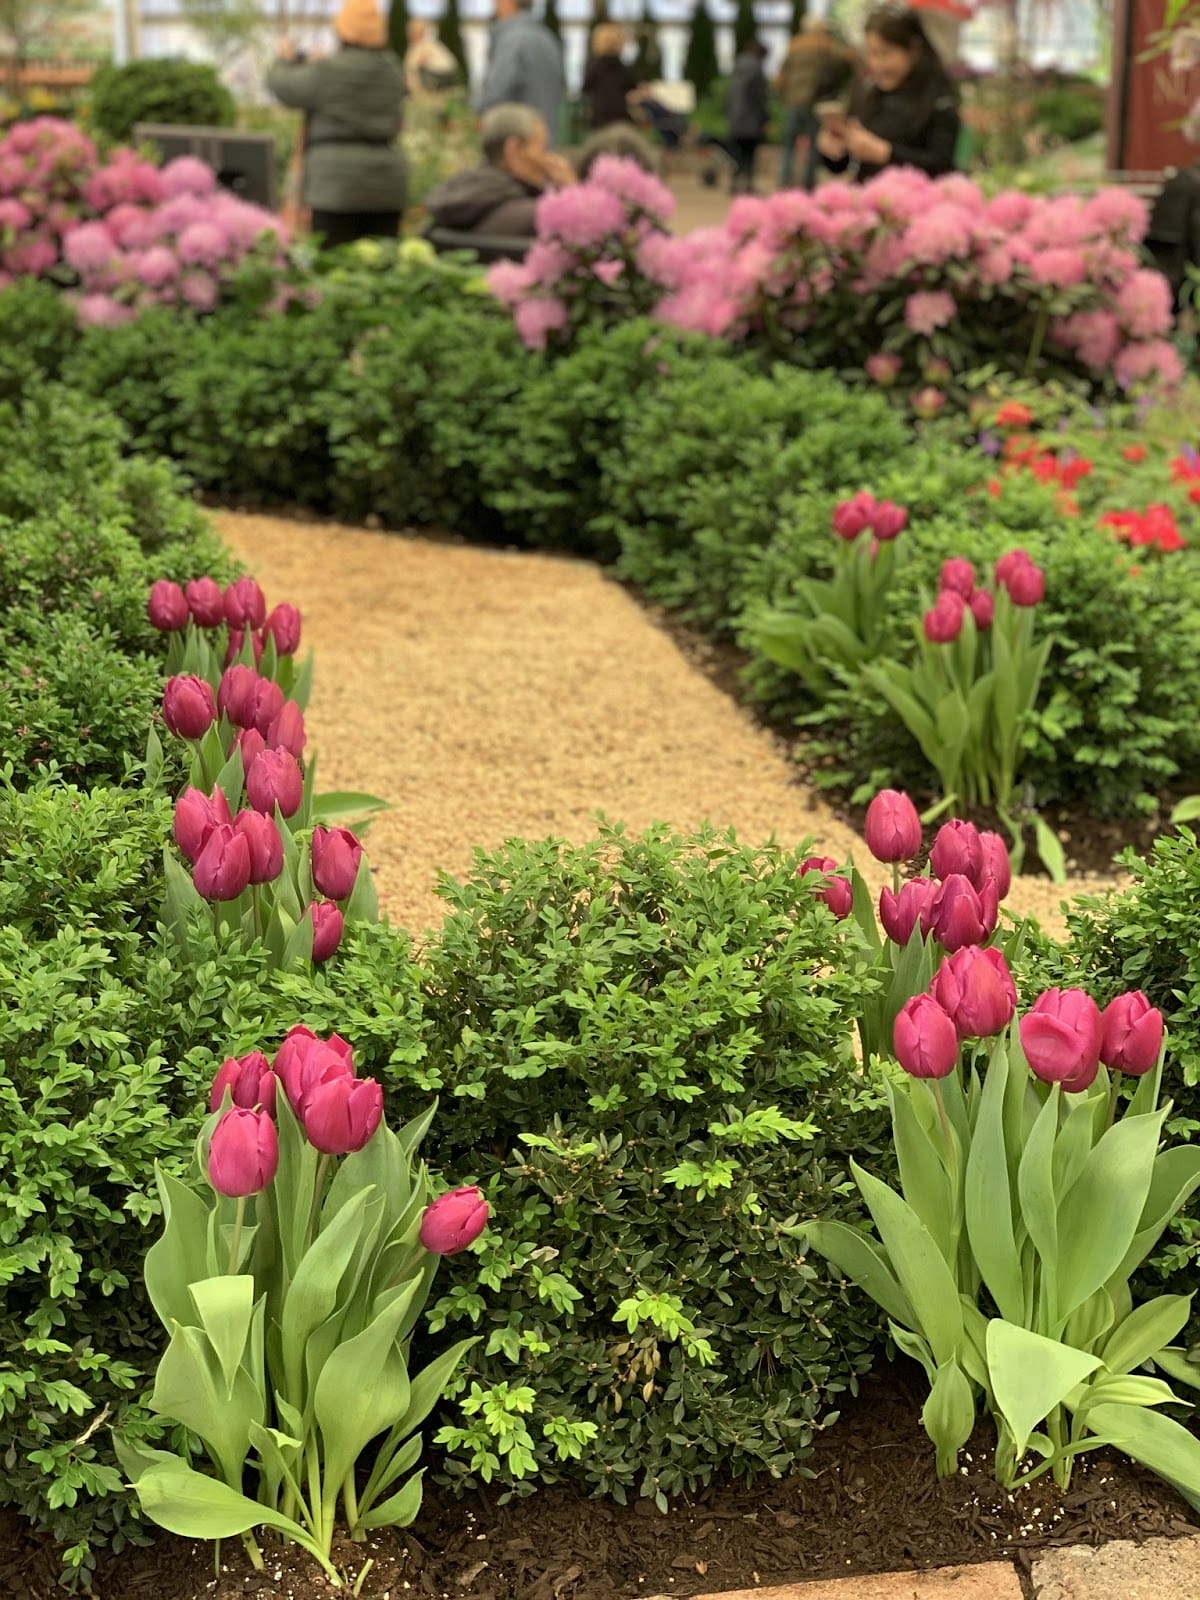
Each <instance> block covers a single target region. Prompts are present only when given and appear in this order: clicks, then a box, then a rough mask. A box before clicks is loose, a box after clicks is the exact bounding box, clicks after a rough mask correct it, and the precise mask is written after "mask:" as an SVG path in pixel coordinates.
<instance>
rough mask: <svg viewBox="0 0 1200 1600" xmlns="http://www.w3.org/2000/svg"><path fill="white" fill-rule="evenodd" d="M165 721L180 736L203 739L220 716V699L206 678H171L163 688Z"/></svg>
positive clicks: (189, 676) (188, 675)
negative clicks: (218, 715)
mask: <svg viewBox="0 0 1200 1600" xmlns="http://www.w3.org/2000/svg"><path fill="white" fill-rule="evenodd" d="M162 714H163V721H164V722H165V723H166V725H167V727H168V728H170V730H171V732H172V733H174V734H176V735H177V736H178V737H179V738H180V739H202V738H203V737H204V735H205V734H206V733H207V732H208V730H209V729H210V728H211V727H212V725H213V723H214V722H215V721H216V720H217V703H216V701H215V700H214V699H213V692H212V690H211V689H210V688H209V686H208V684H207V683H205V681H204V679H203V678H196V677H192V676H191V675H190V674H184V675H182V676H180V677H176V678H168V679H167V682H166V687H165V688H164V689H163V702H162Z"/></svg>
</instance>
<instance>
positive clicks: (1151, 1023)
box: [1100, 989, 1163, 1077]
mask: <svg viewBox="0 0 1200 1600" xmlns="http://www.w3.org/2000/svg"><path fill="white" fill-rule="evenodd" d="M1100 1021H1101V1024H1102V1028H1103V1036H1102V1038H1101V1041H1100V1059H1101V1060H1102V1061H1103V1062H1104V1065H1105V1066H1106V1067H1111V1068H1112V1070H1113V1071H1114V1072H1128V1073H1130V1074H1132V1075H1133V1076H1134V1077H1141V1075H1142V1073H1144V1072H1149V1071H1150V1069H1151V1068H1152V1067H1155V1066H1157V1065H1158V1058H1159V1056H1160V1055H1161V1054H1162V1042H1163V1014H1162V1012H1161V1011H1159V1010H1158V1008H1157V1007H1156V1006H1152V1005H1151V1004H1150V1002H1149V1000H1147V999H1146V996H1145V995H1144V994H1143V993H1142V991H1141V990H1140V989H1134V990H1132V991H1131V992H1130V993H1129V994H1119V995H1118V996H1117V998H1116V999H1115V1000H1110V1001H1109V1003H1108V1005H1106V1006H1105V1008H1104V1010H1103V1012H1101V1015H1100Z"/></svg>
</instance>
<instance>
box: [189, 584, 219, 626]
mask: <svg viewBox="0 0 1200 1600" xmlns="http://www.w3.org/2000/svg"><path fill="white" fill-rule="evenodd" d="M183 594H184V599H185V600H186V601H187V603H188V610H189V611H190V612H191V613H192V621H193V622H194V623H195V624H196V626H197V627H198V628H219V627H220V626H221V625H222V623H223V622H224V621H225V596H224V594H223V593H222V592H221V585H220V584H219V583H218V582H217V580H216V579H215V578H193V579H192V581H191V582H190V583H189V584H188V586H187V587H186V589H184V591H183Z"/></svg>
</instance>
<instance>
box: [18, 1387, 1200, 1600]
mask: <svg viewBox="0 0 1200 1600" xmlns="http://www.w3.org/2000/svg"><path fill="white" fill-rule="evenodd" d="M921 1387H922V1385H921V1382H920V1375H919V1374H918V1373H916V1372H915V1369H912V1368H910V1367H908V1366H907V1364H906V1365H905V1366H903V1367H897V1368H894V1369H893V1368H890V1367H884V1368H883V1369H882V1370H880V1371H879V1372H877V1373H876V1374H874V1375H873V1376H872V1377H870V1378H869V1379H868V1380H867V1381H866V1383H865V1384H864V1386H863V1390H862V1393H861V1394H860V1395H859V1396H858V1397H857V1398H856V1399H853V1400H850V1401H848V1403H847V1405H846V1407H845V1409H844V1410H843V1412H842V1416H841V1419H840V1420H839V1421H838V1422H837V1423H836V1424H835V1425H834V1426H833V1427H831V1428H829V1429H828V1430H826V1432H824V1433H823V1434H821V1435H820V1436H819V1438H818V1439H817V1442H816V1446H815V1453H814V1456H813V1459H812V1467H813V1471H814V1473H815V1476H814V1477H813V1478H801V1477H794V1478H789V1479H785V1480H783V1481H781V1482H773V1481H771V1480H769V1479H763V1480H762V1481H761V1482H760V1483H758V1484H757V1485H756V1486H755V1487H753V1488H745V1487H742V1486H731V1485H728V1484H725V1485H720V1486H717V1487H714V1488H712V1489H710V1490H708V1491H706V1492H704V1493H702V1494H699V1495H697V1496H695V1497H694V1498H693V1499H692V1500H691V1501H678V1502H676V1503H675V1504H674V1505H673V1506H672V1508H671V1511H670V1512H669V1513H668V1514H667V1515H666V1516H662V1515H660V1514H659V1512H657V1511H656V1510H655V1509H654V1506H653V1504H652V1502H650V1501H645V1500H634V1501H633V1502H632V1503H631V1504H630V1505H627V1506H618V1505H615V1504H613V1503H612V1502H610V1501H600V1500H581V1499H579V1498H577V1497H576V1496H575V1495H573V1494H571V1493H568V1492H565V1491H560V1490H550V1491H547V1492H545V1493H542V1494H538V1495H535V1496H533V1497H531V1498H529V1499H526V1500H516V1501H511V1502H510V1503H509V1504H508V1505H503V1506H502V1505H499V1504H498V1503H497V1500H498V1497H497V1496H496V1495H494V1494H487V1493H483V1494H472V1495H468V1496H467V1497H466V1498H465V1499H462V1500H455V1499H453V1498H451V1497H450V1496H449V1495H445V1494H442V1493H441V1492H439V1491H437V1490H430V1492H429V1493H428V1494H427V1495H426V1501H425V1509H424V1511H423V1512H422V1515H421V1518H420V1521H419V1522H418V1524H417V1525H416V1526H415V1527H414V1528H413V1529H412V1530H410V1531H409V1532H407V1533H403V1534H391V1535H378V1536H376V1535H372V1537H371V1542H370V1544H369V1545H368V1546H356V1545H352V1544H349V1543H347V1544H346V1545H345V1546H344V1547H343V1549H342V1550H341V1551H340V1553H339V1559H341V1560H343V1561H344V1563H345V1568H346V1570H347V1571H348V1572H349V1574H350V1575H351V1580H352V1581H353V1577H354V1575H355V1574H357V1573H358V1572H359V1571H360V1570H361V1568H362V1566H363V1563H364V1560H365V1559H366V1557H367V1556H370V1557H371V1558H373V1561H374V1565H373V1566H372V1568H371V1570H370V1571H369V1572H368V1573H367V1576H366V1579H365V1581H364V1583H363V1586H362V1589H361V1594H362V1596H363V1600H398V1597H400V1596H404V1595H414V1596H418V1595H428V1596H437V1597H439V1600H457V1597H460V1596H461V1597H463V1600H630V1597H634V1596H660V1595H661V1596H667V1595H670V1596H674V1595H681V1596H688V1595H696V1594H700V1593H704V1592H711V1591H713V1590H718V1591H719V1590H723V1589H740V1588H747V1589H749V1588H753V1587H755V1585H757V1584H759V1583H762V1584H764V1585H766V1584H775V1583H786V1582H795V1581H799V1580H804V1579H812V1578H822V1577H845V1576H846V1575H847V1574H849V1573H856V1572H861V1573H867V1572H889V1571H893V1570H911V1569H920V1568H926V1567H938V1566H947V1565H957V1564H966V1563H970V1562H975V1561H994V1560H997V1559H999V1558H1001V1557H1010V1558H1012V1559H1015V1560H1016V1561H1017V1562H1018V1563H1019V1565H1020V1566H1021V1567H1022V1570H1027V1565H1028V1561H1029V1559H1031V1558H1032V1556H1033V1555H1035V1554H1036V1553H1037V1552H1038V1551H1039V1550H1044V1549H1047V1548H1049V1547H1051V1546H1055V1545H1065V1544H1103V1543H1107V1542H1108V1541H1109V1540H1112V1539H1133V1540H1137V1541H1140V1540H1143V1539H1147V1538H1150V1537H1152V1536H1156V1535H1157V1536H1166V1537H1177V1536H1181V1535H1183V1534H1190V1533H1194V1532H1195V1531H1196V1529H1195V1525H1194V1522H1193V1521H1192V1520H1191V1513H1190V1512H1189V1511H1188V1508H1187V1506H1186V1505H1185V1504H1184V1502H1183V1501H1182V1500H1180V1499H1179V1497H1178V1496H1177V1495H1176V1494H1175V1493H1174V1492H1173V1491H1172V1490H1171V1489H1169V1488H1168V1487H1167V1486H1166V1485H1165V1484H1164V1483H1162V1482H1161V1481H1160V1480H1158V1479H1156V1478H1154V1477H1152V1476H1150V1475H1149V1474H1148V1473H1144V1472H1142V1471H1140V1470H1139V1469H1137V1468H1135V1467H1133V1466H1132V1465H1130V1464H1129V1463H1128V1462H1126V1461H1123V1460H1121V1459H1119V1458H1113V1457H1109V1456H1108V1455H1106V1454H1104V1453H1103V1452H1097V1453H1096V1454H1095V1455H1088V1456H1083V1457H1081V1458H1080V1460H1079V1461H1078V1462H1077V1464H1076V1469H1075V1477H1074V1481H1073V1483H1072V1487H1071V1489H1070V1491H1069V1493H1067V1494H1066V1495H1065V1496H1064V1495H1060V1494H1059V1492H1058V1491H1057V1490H1056V1489H1055V1488H1054V1486H1053V1484H1051V1483H1050V1482H1049V1480H1048V1479H1042V1480H1040V1481H1039V1482H1037V1483H1034V1484H1031V1485H1029V1486H1028V1487H1027V1488H1025V1489H1023V1490H1020V1491H1019V1492H1017V1493H1016V1494H1013V1495H1010V1494H1009V1493H1008V1492H1007V1491H1005V1490H1003V1489H1000V1488H999V1487H998V1486H997V1484H996V1483H995V1481H994V1480H993V1478H992V1477H991V1471H990V1462H991V1451H990V1438H989V1430H988V1429H987V1428H986V1427H983V1426H981V1427H980V1429H979V1430H978V1432H977V1434H976V1437H975V1439H974V1440H973V1441H972V1443H971V1445H970V1446H969V1447H968V1450H967V1451H966V1452H964V1455H963V1465H962V1468H961V1470H960V1474H959V1476H958V1477H957V1478H954V1479H951V1480H949V1481H947V1482H945V1483H939V1482H938V1481H937V1479H936V1478H935V1477H934V1474H933V1448H932V1446H931V1445H930V1443H929V1440H928V1439H927V1438H926V1437H925V1434H924V1432H923V1431H922V1429H921V1426H920V1422H919V1420H918V1417H919V1411H920V1407H921V1403H922V1400H923V1398H924V1396H923V1395H922V1393H921ZM10 1528H11V1533H10V1534H9V1536H8V1537H5V1538H3V1543H2V1545H0V1548H3V1550H4V1555H3V1557H0V1593H4V1594H12V1595H15V1596H18V1597H20V1600H55V1595H56V1591H55V1588H54V1580H55V1574H56V1571H57V1564H56V1562H55V1559H54V1555H53V1552H52V1551H51V1550H50V1549H49V1548H48V1547H47V1546H46V1545H45V1544H44V1543H39V1542H38V1541H37V1540H35V1539H34V1538H32V1537H30V1536H29V1535H27V1534H22V1533H21V1531H20V1526H19V1525H18V1524H16V1522H15V1520H14V1522H12V1523H11V1524H10ZM222 1555H223V1562H222V1568H221V1572H220V1575H219V1576H216V1575H214V1570H213V1559H212V1553H211V1549H210V1548H209V1547H205V1546H201V1545H189V1544H185V1543H183V1542H182V1541H175V1540H171V1539H169V1538H167V1537H166V1536H163V1538H162V1540H161V1541H160V1543H159V1544H158V1545H156V1546H155V1547H153V1548H152V1549H150V1550H134V1551H129V1552H126V1553H125V1554H124V1555H123V1556H120V1557H117V1558H114V1559H112V1560H110V1561H107V1562H105V1563H104V1564H103V1565H102V1566H101V1569H100V1572H99V1574H98V1577H97V1585H96V1589H97V1595H98V1597H99V1600H234V1597H235V1596H240V1595H254V1594H257V1595H278V1596H281V1597H283V1600H314V1597H316V1596H318V1595H320V1596H329V1595H331V1594H333V1593H336V1592H337V1591H333V1590H330V1588H329V1587H328V1585H327V1584H326V1583H325V1581H324V1579H323V1578H322V1577H321V1575H320V1574H319V1572H317V1570H316V1569H315V1568H314V1567H313V1566H312V1564H311V1563H310V1562H309V1561H308V1560H307V1558H306V1557H304V1556H298V1555H296V1554H294V1553H292V1552H290V1551H285V1550H284V1549H283V1547H281V1546H278V1545H271V1546H268V1547H266V1556H267V1563H266V1572H265V1574H258V1573H255V1572H254V1571H253V1570H252V1569H251V1567H250V1566H249V1563H248V1562H247V1561H246V1559H245V1557H244V1555H243V1553H242V1551H241V1547H240V1544H238V1542H237V1541H230V1542H228V1543H227V1544H226V1545H225V1546H224V1547H223V1550H222ZM345 1592H346V1593H349V1592H350V1591H349V1590H347V1591H345ZM58 1593H61V1591H58Z"/></svg>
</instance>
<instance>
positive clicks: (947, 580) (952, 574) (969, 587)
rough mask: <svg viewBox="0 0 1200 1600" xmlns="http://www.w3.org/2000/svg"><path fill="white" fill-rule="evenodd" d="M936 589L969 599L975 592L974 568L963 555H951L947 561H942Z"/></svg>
mask: <svg viewBox="0 0 1200 1600" xmlns="http://www.w3.org/2000/svg"><path fill="white" fill-rule="evenodd" d="M938 590H939V592H941V593H946V592H947V591H948V592H949V593H950V594H956V595H958V596H959V597H960V599H963V600H969V599H970V598H971V596H972V595H973V594H974V593H975V568H974V567H973V566H972V565H971V563H970V562H969V561H968V560H967V559H966V558H965V557H964V556H951V557H950V559H949V561H943V562H942V570H941V574H940V576H939V578H938Z"/></svg>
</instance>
